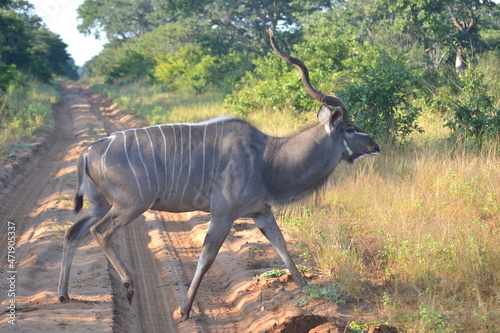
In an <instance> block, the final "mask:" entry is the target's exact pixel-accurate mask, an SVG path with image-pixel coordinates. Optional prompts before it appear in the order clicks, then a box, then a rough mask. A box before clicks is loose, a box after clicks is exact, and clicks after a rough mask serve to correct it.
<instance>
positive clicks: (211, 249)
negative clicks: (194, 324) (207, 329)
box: [181, 217, 233, 320]
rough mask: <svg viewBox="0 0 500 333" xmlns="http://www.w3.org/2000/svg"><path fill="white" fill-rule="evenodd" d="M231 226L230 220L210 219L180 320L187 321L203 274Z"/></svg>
mask: <svg viewBox="0 0 500 333" xmlns="http://www.w3.org/2000/svg"><path fill="white" fill-rule="evenodd" d="M232 225H233V221H232V220H227V219H216V218H214V217H212V222H210V227H209V228H208V231H207V235H206V236H205V241H204V242H203V247H202V250H201V255H200V259H199V260H198V265H197V267H196V272H195V273H194V277H193V281H192V282H191V285H190V286H189V290H188V293H187V296H186V300H185V301H184V303H183V304H182V307H181V315H182V320H187V319H189V313H190V312H191V307H192V306H193V301H194V298H195V296H196V292H197V291H198V288H199V287H200V283H201V280H202V279H203V276H204V275H205V273H206V272H207V271H208V270H209V269H210V266H212V263H213V262H214V260H215V257H216V256H217V253H218V252H219V249H220V247H221V246H222V243H224V240H225V239H226V237H227V235H228V234H229V230H231V226H232Z"/></svg>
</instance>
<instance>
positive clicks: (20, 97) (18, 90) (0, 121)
mask: <svg viewBox="0 0 500 333" xmlns="http://www.w3.org/2000/svg"><path fill="white" fill-rule="evenodd" d="M57 98H58V92H57V90H56V89H55V88H54V86H52V85H48V84H42V83H39V82H36V81H31V82H29V83H28V84H27V85H25V86H19V85H12V86H10V87H8V89H7V92H6V93H5V94H3V95H2V96H0V160H2V159H3V158H5V157H6V156H8V155H9V154H11V149H12V148H13V147H16V146H20V147H24V146H28V145H29V144H30V140H31V136H32V135H33V134H34V133H35V132H36V131H37V130H39V129H41V128H43V127H45V126H48V125H49V120H50V117H51V115H52V105H51V103H55V102H56V100H57Z"/></svg>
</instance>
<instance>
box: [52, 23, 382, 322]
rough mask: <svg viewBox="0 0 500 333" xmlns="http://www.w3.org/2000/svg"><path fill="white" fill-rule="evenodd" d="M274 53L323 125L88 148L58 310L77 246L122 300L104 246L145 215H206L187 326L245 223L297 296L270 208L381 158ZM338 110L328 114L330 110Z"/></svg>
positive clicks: (214, 127) (163, 130) (154, 137)
mask: <svg viewBox="0 0 500 333" xmlns="http://www.w3.org/2000/svg"><path fill="white" fill-rule="evenodd" d="M270 37H271V44H272V46H273V48H274V50H275V51H276V53H277V54H278V55H279V56H280V57H281V58H283V59H284V60H286V61H288V62H291V63H293V64H295V65H297V66H298V67H299V68H300V70H301V73H302V80H303V84H304V86H305V88H306V90H307V91H308V93H309V94H310V95H311V96H312V97H313V98H315V99H316V100H318V101H319V102H321V103H323V105H322V106H321V108H320V109H319V112H318V120H319V124H318V125H316V126H315V127H312V128H310V129H307V130H305V131H303V132H301V133H299V134H297V135H294V136H291V137H286V138H276V137H272V136H269V135H266V134H264V133H262V132H261V131H259V130H258V129H257V128H255V127H254V126H252V125H251V124H249V123H247V122H246V121H243V120H239V119H234V118H216V119H213V120H209V121H206V122H202V123H197V124H167V125H158V126H151V127H146V128H137V129H129V130H125V131H121V132H116V133H113V134H111V135H110V136H108V137H105V138H102V139H100V140H98V141H96V142H94V143H93V144H92V145H90V147H88V148H87V149H86V150H85V151H84V152H83V153H82V155H81V156H80V158H79V160H78V169H77V177H78V184H77V188H76V193H75V212H79V211H80V209H81V208H82V205H83V197H84V195H86V196H87V197H88V200H89V201H90V202H91V203H92V205H91V208H90V209H89V210H88V212H87V213H86V214H85V215H83V216H82V217H80V218H79V219H78V221H77V222H76V223H75V224H73V225H72V226H71V227H70V228H69V229H68V230H67V232H66V235H65V239H64V250H63V259H62V266H61V275H60V279H59V292H58V293H59V300H60V301H67V300H69V296H68V276H69V273H70V266H71V262H72V260H73V256H74V254H75V251H76V249H77V248H78V246H79V244H80V241H81V240H82V239H83V238H84V237H85V236H87V235H88V234H89V232H90V233H91V234H92V236H93V237H94V238H95V240H96V241H97V243H98V244H99V246H100V247H101V248H102V250H103V251H104V253H105V254H106V256H107V257H108V259H109V261H110V262H111V264H112V265H113V266H114V267H115V269H116V271H117V272H118V274H119V275H120V278H121V280H122V281H123V284H124V286H125V288H126V290H127V297H128V300H129V301H130V302H131V301H132V297H133V295H134V283H133V280H132V276H131V275H130V273H129V272H128V271H127V269H126V268H125V266H124V265H123V263H122V262H121V261H120V259H119V258H118V256H117V255H116V253H115V252H114V250H113V248H112V247H111V246H110V241H111V238H112V236H113V234H114V233H115V232H116V231H117V230H118V229H120V228H122V227H123V226H125V225H127V224H128V223H131V222H132V221H134V219H136V218H137V217H138V216H139V215H141V214H142V213H144V212H145V211H146V210H148V209H153V210H161V211H169V212H187V211H195V210H199V211H205V212H210V214H211V223H210V227H209V228H208V231H207V234H206V237H205V241H204V243H203V247H202V251H201V255H200V258H199V261H198V266H197V268H196V272H195V274H194V277H193V281H192V283H191V286H190V287H189V290H188V293H187V297H186V300H185V302H184V303H183V305H182V307H181V314H182V318H183V320H186V319H189V313H190V311H191V307H192V304H193V300H194V297H195V295H196V292H197V290H198V287H199V286H200V283H201V280H202V278H203V276H204V274H205V273H206V272H207V270H208V269H209V268H210V266H211V265H212V263H213V261H214V259H215V257H216V255H217V253H218V251H219V249H220V247H221V245H222V243H223V242H224V240H225V239H226V237H227V235H228V233H229V231H230V229H231V226H232V225H233V222H234V221H235V220H236V219H238V218H240V217H243V216H246V217H251V218H252V219H253V220H254V221H255V223H256V225H257V227H258V228H259V229H260V231H261V232H262V233H263V234H264V235H265V237H266V238H267V239H268V240H269V241H270V242H271V244H272V245H273V247H274V248H275V249H276V251H277V253H278V254H279V256H280V257H281V258H282V259H283V261H284V263H285V265H286V267H287V268H288V269H289V270H290V272H291V274H292V277H293V279H294V280H295V282H296V283H297V285H298V286H299V287H300V288H303V287H305V286H306V282H305V280H304V278H303V277H302V275H301V274H300V273H299V271H298V270H297V268H296V266H295V264H294V263H293V261H292V258H291V257H290V254H289V253H288V250H287V247H286V243H285V240H284V238H283V236H282V234H281V231H280V229H279V228H278V226H277V224H276V220H275V218H274V216H273V213H272V210H271V207H272V206H274V205H279V204H284V203H289V202H292V201H294V200H298V199H300V198H303V197H304V196H306V195H307V194H310V193H312V192H314V191H315V190H317V189H318V188H320V187H321V186H322V185H324V184H325V183H326V181H327V179H328V178H329V176H330V174H331V173H332V171H333V169H334V168H335V166H336V165H337V164H338V163H339V162H340V161H341V160H346V161H347V162H351V163H352V162H354V161H355V160H356V159H358V158H360V157H363V156H367V155H378V154H379V147H378V145H377V144H376V143H375V142H374V141H373V140H372V139H371V138H370V137H369V136H368V134H366V133H365V132H363V131H362V130H360V129H359V128H357V127H355V126H353V125H352V124H351V123H350V122H349V121H348V114H347V108H346V107H345V106H344V104H343V103H342V101H341V100H340V99H338V98H337V97H334V96H328V95H324V94H322V93H320V92H318V91H316V90H315V89H314V88H313V87H312V86H311V84H310V82H309V74H308V71H307V68H306V66H305V65H304V64H303V63H302V62H301V61H300V60H298V59H296V58H292V57H289V56H288V55H285V54H284V53H283V52H282V51H281V50H280V49H279V48H278V47H277V46H276V44H275V41H274V37H273V34H272V31H271V30H270ZM327 104H328V105H330V106H333V107H336V108H335V109H333V110H332V109H331V108H330V107H329V106H328V105H327Z"/></svg>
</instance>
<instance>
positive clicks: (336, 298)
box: [292, 282, 348, 306]
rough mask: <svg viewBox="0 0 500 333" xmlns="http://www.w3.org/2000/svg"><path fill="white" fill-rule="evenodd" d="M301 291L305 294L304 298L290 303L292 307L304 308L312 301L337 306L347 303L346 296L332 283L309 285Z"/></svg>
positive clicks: (338, 286)
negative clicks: (319, 300) (320, 300)
mask: <svg viewBox="0 0 500 333" xmlns="http://www.w3.org/2000/svg"><path fill="white" fill-rule="evenodd" d="M302 291H303V292H304V293H305V294H306V296H305V297H303V298H301V299H299V300H298V301H292V305H295V306H305V305H307V304H308V303H309V301H310V300H313V299H323V300H327V301H331V302H335V303H338V304H345V303H346V301H347V298H348V296H347V294H346V293H345V291H343V290H342V288H341V287H340V285H339V284H336V283H335V284H334V283H330V282H327V283H320V284H311V285H308V286H306V287H305V288H304V289H302Z"/></svg>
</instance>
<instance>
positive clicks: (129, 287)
mask: <svg viewBox="0 0 500 333" xmlns="http://www.w3.org/2000/svg"><path fill="white" fill-rule="evenodd" d="M123 286H124V287H125V289H127V299H128V304H132V299H133V298H134V287H133V286H132V284H130V283H129V282H125V283H124V284H123Z"/></svg>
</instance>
